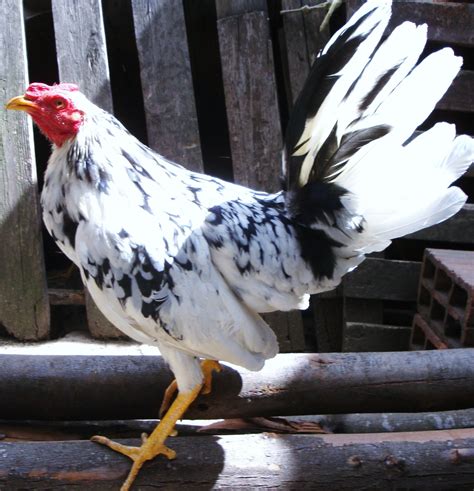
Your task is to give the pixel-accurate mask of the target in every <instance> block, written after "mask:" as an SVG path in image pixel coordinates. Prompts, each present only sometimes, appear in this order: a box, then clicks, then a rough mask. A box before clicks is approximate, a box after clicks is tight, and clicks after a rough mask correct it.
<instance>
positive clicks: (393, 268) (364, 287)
mask: <svg viewBox="0 0 474 491" xmlns="http://www.w3.org/2000/svg"><path fill="white" fill-rule="evenodd" d="M420 270H421V263H417V262H414V261H395V260H388V259H377V258H368V259H366V260H365V261H364V262H363V263H362V264H361V265H360V266H359V267H358V268H357V269H355V270H354V271H353V272H351V273H349V274H347V275H346V276H345V277H344V295H345V296H346V297H351V298H365V299H373V300H402V301H416V297H417V293H418V278H419V275H420Z"/></svg>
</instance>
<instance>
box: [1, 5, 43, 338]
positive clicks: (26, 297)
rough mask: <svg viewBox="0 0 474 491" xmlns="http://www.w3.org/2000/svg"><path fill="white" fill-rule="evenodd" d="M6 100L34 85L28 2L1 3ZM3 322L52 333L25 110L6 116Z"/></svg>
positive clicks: (35, 333) (24, 331)
mask: <svg viewBox="0 0 474 491" xmlns="http://www.w3.org/2000/svg"><path fill="white" fill-rule="evenodd" d="M0 45H1V46H2V56H1V57H0V94H1V99H2V104H5V103H6V102H7V101H8V100H9V99H10V98H11V97H14V96H17V95H20V94H23V93H24V91H25V89H26V86H27V84H28V69H27V60H26V44H25V30H24V23H23V2H21V1H20V0H5V1H3V2H1V4H0ZM0 137H1V140H0V224H1V226H0V236H1V240H0V257H1V266H0V271H1V273H0V324H1V325H3V326H4V328H5V329H6V330H7V331H8V332H9V333H10V334H11V335H13V336H14V337H16V338H18V339H21V340H34V339H42V338H45V337H47V336H48V335H49V304H48V293H47V289H46V271H45V265H44V255H43V242H42V239H41V215H40V211H39V206H38V203H39V200H38V187H37V186H38V183H37V176H36V162H35V154H34V148H33V131H32V125H31V120H30V118H28V117H27V116H26V115H25V114H24V113H21V112H19V111H5V110H4V109H3V108H2V110H1V116H0Z"/></svg>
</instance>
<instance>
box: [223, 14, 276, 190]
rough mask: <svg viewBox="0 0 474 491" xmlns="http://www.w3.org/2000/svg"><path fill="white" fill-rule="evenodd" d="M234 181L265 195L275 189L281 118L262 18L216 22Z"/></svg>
mask: <svg viewBox="0 0 474 491" xmlns="http://www.w3.org/2000/svg"><path fill="white" fill-rule="evenodd" d="M218 33H219V46H220V53H221V62H222V76H223V81H224V93H225V101H226V108H227V119H228V124H229V133H230V145H231V154H232V164H233V168H234V177H235V180H236V181H237V182H238V183H239V184H243V185H245V186H250V187H252V188H255V189H262V190H265V191H277V190H278V189H280V181H279V173H280V169H279V165H280V152H281V148H282V132H281V126H280V114H279V110H278V100H277V92H276V82H275V77H274V64H273V53H272V45H271V40H270V32H269V26H268V19H267V15H266V14H265V13H264V12H252V13H248V14H243V15H240V16H233V17H227V18H224V19H220V20H218Z"/></svg>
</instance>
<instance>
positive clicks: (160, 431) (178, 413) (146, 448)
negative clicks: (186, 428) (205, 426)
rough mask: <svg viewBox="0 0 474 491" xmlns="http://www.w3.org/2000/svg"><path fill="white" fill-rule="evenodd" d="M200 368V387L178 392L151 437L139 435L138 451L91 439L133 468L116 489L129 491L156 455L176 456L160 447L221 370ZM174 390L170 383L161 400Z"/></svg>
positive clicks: (213, 365)
mask: <svg viewBox="0 0 474 491" xmlns="http://www.w3.org/2000/svg"><path fill="white" fill-rule="evenodd" d="M201 368H202V371H203V375H204V380H203V383H202V384H198V385H196V387H194V388H193V389H192V390H191V391H189V392H178V395H177V397H176V399H175V400H174V402H173V403H172V404H171V406H170V407H169V409H168V411H167V412H166V414H165V415H164V417H163V418H162V419H161V421H160V423H159V425H158V426H157V427H156V428H155V429H154V430H153V432H152V433H151V435H150V436H148V437H147V435H146V434H145V433H143V434H142V445H141V446H140V447H129V446H127V445H122V444H121V443H117V442H114V441H112V440H109V439H108V438H106V437H104V436H99V435H96V436H93V437H92V438H91V440H92V441H93V442H96V443H101V444H102V445H106V446H107V447H109V448H111V449H112V450H115V451H116V452H119V453H121V454H123V455H126V456H127V457H129V458H130V459H132V460H133V465H132V468H131V469H130V472H129V474H128V477H127V479H126V481H125V482H124V483H123V485H122V487H121V488H120V490H121V491H128V490H129V489H130V487H131V486H132V484H133V481H134V480H135V478H136V477H137V474H138V472H139V471H140V469H141V467H142V465H143V464H144V463H145V462H146V461H147V460H152V459H154V458H155V457H156V456H157V455H160V454H163V455H165V456H166V457H167V458H168V459H174V458H175V457H176V452H175V451H174V450H171V449H170V448H168V447H167V446H166V445H164V442H165V440H166V439H167V438H168V436H170V435H172V434H173V432H174V426H175V424H176V422H177V421H178V420H179V419H181V418H182V416H183V414H184V413H185V412H186V410H187V409H188V407H189V406H190V405H191V404H192V402H193V401H194V400H195V399H196V397H197V396H198V395H199V394H200V392H203V393H204V394H208V393H209V392H210V391H211V380H212V372H213V371H218V372H219V371H220V370H221V366H220V365H219V362H217V361H213V360H204V361H203V362H202V363H201ZM176 388H177V385H176V381H174V382H173V383H172V384H171V385H170V386H169V387H168V389H167V390H166V393H165V398H166V396H168V397H169V398H171V397H172V395H173V394H174V392H175V391H176ZM162 407H163V405H162Z"/></svg>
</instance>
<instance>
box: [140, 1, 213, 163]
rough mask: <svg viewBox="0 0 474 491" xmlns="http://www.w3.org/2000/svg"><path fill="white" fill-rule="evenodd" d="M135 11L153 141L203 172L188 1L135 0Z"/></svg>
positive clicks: (157, 147) (156, 147)
mask: <svg viewBox="0 0 474 491" xmlns="http://www.w3.org/2000/svg"><path fill="white" fill-rule="evenodd" d="M132 10H133V20H134V25H135V35H136V39H137V49H138V56H139V60H140V74H141V81H142V88H143V99H144V103H145V115H146V121H147V133H148V144H149V145H150V147H151V148H153V149H154V150H156V151H157V152H159V153H160V154H161V155H163V156H164V157H166V158H168V159H170V160H173V161H174V162H177V163H178V164H181V165H184V166H185V167H187V168H188V169H191V170H195V171H202V170H203V162H202V154H201V143H200V139H199V128H198V121H197V113H196V106H195V102H194V91H193V81H192V75H191V61H190V58H189V50H188V40H187V34H186V24H185V18H184V7H183V2H176V1H174V0H151V1H150V0H133V2H132ZM202 55H203V56H205V54H204V53H203V54H202Z"/></svg>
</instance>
